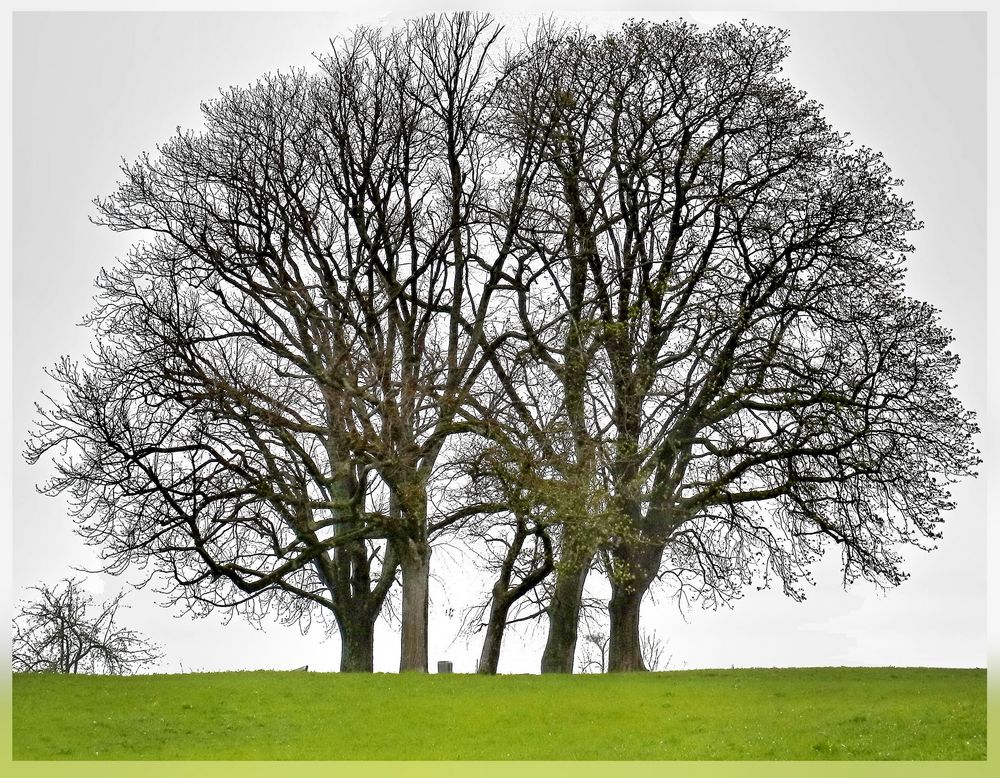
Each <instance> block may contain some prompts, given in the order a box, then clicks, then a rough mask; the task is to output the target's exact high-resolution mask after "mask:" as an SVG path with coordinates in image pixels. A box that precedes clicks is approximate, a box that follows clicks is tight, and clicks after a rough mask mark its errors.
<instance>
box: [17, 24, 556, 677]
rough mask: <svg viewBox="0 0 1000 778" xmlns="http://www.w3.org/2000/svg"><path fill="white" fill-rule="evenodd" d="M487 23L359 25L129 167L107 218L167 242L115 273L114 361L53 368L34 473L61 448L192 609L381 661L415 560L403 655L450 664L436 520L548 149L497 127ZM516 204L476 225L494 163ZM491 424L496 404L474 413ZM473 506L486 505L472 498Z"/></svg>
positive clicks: (94, 533) (94, 528)
mask: <svg viewBox="0 0 1000 778" xmlns="http://www.w3.org/2000/svg"><path fill="white" fill-rule="evenodd" d="M498 35H499V28H498V27H497V26H496V25H494V24H493V23H492V21H491V20H490V19H489V17H484V16H473V15H470V14H456V15H454V16H439V17H427V18H424V19H421V20H418V21H414V22H411V23H409V24H407V25H406V26H405V27H404V28H403V29H401V30H395V31H391V32H383V31H379V30H370V29H362V30H359V31H357V32H356V33H355V34H354V35H353V36H351V37H350V38H347V39H344V40H340V41H337V42H336V43H335V45H334V47H333V50H332V53H330V54H329V55H328V56H326V57H323V58H321V65H322V70H321V72H320V73H319V74H317V75H315V76H308V75H307V74H305V73H302V72H292V73H287V74H277V75H272V76H268V77H266V78H264V79H262V80H261V81H259V82H258V83H257V84H255V85H253V86H251V87H249V88H243V89H231V90H229V91H227V92H226V93H224V94H223V95H222V96H221V97H220V98H218V99H216V100H214V101H211V102H208V103H206V104H205V105H204V106H203V112H204V116H205V123H206V128H205V130H204V132H201V133H194V132H186V133H180V134H178V135H177V136H176V137H174V138H172V139H171V140H170V141H169V142H167V143H165V144H162V145H161V146H160V147H159V149H158V152H157V154H156V155H155V156H150V155H144V156H142V157H141V158H140V159H138V160H137V161H136V162H134V163H131V164H126V165H124V166H123V174H124V180H123V182H122V183H121V184H120V185H119V187H118V189H117V191H116V192H115V193H114V194H113V195H111V196H110V197H108V198H104V199H101V200H98V201H97V206H98V209H99V218H98V222H99V223H101V224H103V225H106V226H108V227H109V228H111V229H113V230H116V231H134V232H138V233H140V234H142V235H143V236H144V237H145V241H144V242H142V243H139V244H137V245H136V247H135V248H134V249H133V251H132V253H131V254H130V255H129V257H127V258H126V259H125V260H124V261H122V262H121V263H119V265H118V267H116V268H115V269H113V270H110V271H107V272H105V273H102V275H101V277H100V278H99V281H98V285H99V287H100V289H101V297H100V302H99V306H98V308H97V309H96V310H95V312H94V313H93V315H92V316H91V317H90V318H89V319H88V323H89V324H90V325H91V326H92V327H93V328H94V330H95V341H96V345H95V349H94V354H93V356H92V357H91V358H89V359H88V360H87V362H86V364H85V365H84V367H83V368H80V367H78V366H77V365H76V364H74V363H72V362H70V361H69V360H65V361H63V362H62V363H60V364H59V365H57V366H56V368H55V369H54V370H53V371H52V373H51V375H52V376H53V378H55V380H56V381H57V382H58V383H59V384H60V385H61V390H62V392H63V397H62V398H61V399H60V400H54V401H52V402H50V403H48V404H46V405H45V407H43V408H42V409H40V421H39V425H38V428H37V429H36V432H35V434H34V435H33V437H32V439H31V440H30V441H29V444H28V452H27V456H28V459H29V461H36V460H37V459H38V458H40V457H41V456H43V455H45V454H47V453H49V452H56V451H60V450H61V451H63V452H65V455H59V454H57V455H56V456H55V457H54V458H55V460H56V469H57V475H56V477H55V478H54V479H53V480H52V481H51V482H50V483H48V484H47V485H46V487H45V489H46V491H48V492H49V493H51V494H59V493H63V492H68V493H69V494H70V496H71V501H72V510H73V513H74V515H75V516H76V518H77V520H78V528H79V531H80V533H81V534H82V535H83V536H84V537H85V538H87V539H88V540H90V541H92V542H94V543H97V544H100V545H101V547H102V549H103V550H104V553H105V555H106V556H105V559H106V564H107V566H108V569H109V570H111V571H120V570H122V569H124V567H125V566H127V565H129V564H132V563H134V562H148V561H152V562H153V564H154V566H155V567H156V568H157V569H158V570H159V572H161V573H162V574H164V577H165V579H166V580H167V581H168V582H169V583H168V588H169V589H170V591H171V592H173V593H174V594H175V596H176V598H177V599H179V600H182V601H183V602H185V603H186V604H187V605H188V606H189V607H198V608H201V607H228V608H235V609H237V610H240V611H242V612H243V613H245V614H247V615H248V616H249V617H250V618H254V619H260V618H263V617H264V615H266V614H267V613H269V612H272V611H274V610H275V609H278V610H279V613H281V614H282V618H285V619H286V620H289V621H294V620H300V621H306V622H308V619H310V618H311V617H312V616H313V615H314V614H316V613H317V612H318V613H320V614H321V615H322V614H323V613H324V612H325V613H330V614H332V617H333V618H334V619H335V621H336V623H337V625H338V627H339V631H340V634H341V638H342V645H343V649H342V653H341V667H342V669H345V670H369V671H370V670H371V662H372V659H371V656H372V635H373V623H374V620H375V618H376V617H377V615H378V613H379V611H380V609H381V607H382V604H383V603H384V601H385V598H386V596H387V594H388V591H389V589H390V587H391V585H392V583H393V581H394V580H395V575H396V571H397V569H398V570H399V571H400V572H401V575H402V581H401V583H402V607H401V618H402V631H401V647H402V648H401V659H400V667H401V669H404V670H407V669H412V670H421V671H425V670H426V668H427V610H428V576H429V571H430V555H431V541H432V539H433V537H434V535H435V533H437V532H440V531H443V530H445V529H446V528H447V527H448V526H449V525H450V524H451V523H453V522H454V521H455V520H456V518H457V517H456V516H449V515H435V514H432V513H430V511H429V508H428V502H429V499H428V484H429V483H430V482H431V480H432V477H433V475H434V472H435V468H436V467H437V466H438V464H439V461H440V459H441V457H442V451H443V450H444V449H445V446H446V443H447V441H448V439H449V437H450V436H452V435H454V434H456V433H461V432H464V431H466V430H467V429H469V428H472V427H475V426H477V425H478V423H479V422H478V421H477V419H476V418H475V417H474V414H470V413H469V412H468V410H469V408H470V407H472V408H475V397H474V388H475V384H476V381H477V379H478V376H479V374H480V373H481V371H482V369H483V367H484V365H485V362H486V360H485V358H484V357H483V355H482V352H481V348H480V346H481V343H482V341H483V339H484V337H485V332H486V325H485V321H486V319H487V318H488V316H489V315H490V313H491V310H492V294H493V291H494V289H495V287H496V285H497V282H498V275H499V269H500V268H501V267H502V266H503V263H504V262H505V261H506V258H507V256H508V255H509V253H510V239H509V237H508V236H509V235H510V234H511V233H512V232H513V231H514V230H515V229H516V225H517V223H518V219H519V209H520V208H521V207H522V206H521V203H522V201H523V196H521V195H518V194H517V192H519V191H521V190H524V189H525V188H526V186H527V183H526V182H527V179H528V178H529V177H530V176H531V174H532V171H533V170H534V168H535V166H534V164H533V163H532V161H531V155H532V153H533V150H534V149H535V148H536V146H537V144H536V143H534V142H532V141H529V142H526V143H522V144H521V149H522V152H520V153H514V154H509V153H507V152H508V151H509V149H506V148H504V149H499V148H498V147H497V146H496V144H495V143H492V142H488V139H486V138H485V135H484V133H483V131H482V128H483V126H484V124H485V123H486V122H487V121H488V119H489V115H490V109H491V105H492V102H491V99H492V98H491V95H492V94H493V92H494V90H495V87H496V83H497V82H498V80H500V79H501V77H502V75H503V68H502V65H503V63H502V62H501V63H500V64H501V67H500V68H499V70H498V68H497V67H495V66H494V63H493V61H492V60H490V59H489V58H488V57H487V54H488V52H489V50H490V47H491V46H492V45H493V43H494V41H495V40H496V38H497V36H498ZM498 155H502V157H503V160H502V163H503V164H504V165H505V166H507V168H508V170H507V171H506V172H509V173H510V175H509V179H510V180H511V181H513V182H514V193H515V196H514V198H513V199H512V200H511V201H510V202H509V203H507V204H506V205H503V204H501V205H499V210H496V211H494V213H495V214H499V213H501V212H502V213H504V214H505V216H502V217H501V218H499V219H498V220H494V221H493V222H491V223H489V224H488V225H484V224H483V223H482V222H481V221H480V220H479V218H478V212H479V208H480V200H481V192H482V191H483V190H484V188H485V182H484V180H483V179H484V175H485V170H486V166H487V162H488V161H490V162H495V163H497V164H500V163H499V162H497V157H498ZM470 416H471V419H470ZM462 510H464V511H465V512H468V511H469V510H470V509H469V508H468V507H467V506H463V508H462Z"/></svg>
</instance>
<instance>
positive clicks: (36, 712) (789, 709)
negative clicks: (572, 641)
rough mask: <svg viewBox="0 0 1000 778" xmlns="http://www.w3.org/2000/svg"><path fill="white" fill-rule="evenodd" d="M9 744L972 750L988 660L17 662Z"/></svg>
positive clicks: (683, 751) (637, 752)
mask: <svg viewBox="0 0 1000 778" xmlns="http://www.w3.org/2000/svg"><path fill="white" fill-rule="evenodd" d="M13 756H14V759H198V760H201V759H414V760H423V759H491V760H492V759H613V760H620V759H668V760H673V759H985V758H986V671H985V670H951V669H923V668H907V669H901V668H801V669H800V668H793V669H769V670H693V671H686V672H667V673H654V674H630V675H610V676H609V675H605V676H600V675H588V676H544V677H541V676H498V677H492V678H490V677H479V676H473V675H426V676H423V675H384V674H378V675H340V674H336V673H330V674H325V673H295V672H291V673H281V672H246V673H204V674H193V675H153V676H137V677H129V678H109V677H99V676H57V675H15V676H14V679H13Z"/></svg>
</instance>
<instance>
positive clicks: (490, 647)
mask: <svg viewBox="0 0 1000 778" xmlns="http://www.w3.org/2000/svg"><path fill="white" fill-rule="evenodd" d="M509 609H510V601H509V600H507V599H506V598H504V597H498V596H497V595H496V594H495V593H494V595H493V603H492V605H490V618H489V621H488V622H487V624H486V637H485V638H483V650H482V653H481V654H480V655H479V668H478V670H477V672H479V673H481V674H482V675H496V673H497V668H498V667H499V665H500V646H501V644H502V643H503V633H504V629H505V628H506V627H507V611H508V610H509Z"/></svg>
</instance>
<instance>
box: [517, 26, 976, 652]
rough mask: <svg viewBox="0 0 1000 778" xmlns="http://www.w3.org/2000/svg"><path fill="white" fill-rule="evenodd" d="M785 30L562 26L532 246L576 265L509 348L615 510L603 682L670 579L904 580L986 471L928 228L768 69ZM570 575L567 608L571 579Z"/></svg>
mask: <svg viewBox="0 0 1000 778" xmlns="http://www.w3.org/2000/svg"><path fill="white" fill-rule="evenodd" d="M785 37H786V34H785V33H784V32H783V31H780V30H775V29H773V28H767V27H757V26H753V25H750V24H746V23H744V24H741V25H731V24H724V25H719V26H717V27H715V28H712V29H711V30H708V31H700V30H698V29H697V28H696V27H694V26H692V25H688V24H684V23H666V24H647V23H643V22H635V23H629V24H626V25H625V26H624V28H623V29H622V30H621V31H620V32H616V33H611V34H608V35H605V36H603V37H601V38H594V37H591V36H586V35H583V34H574V35H571V36H569V37H568V39H567V40H566V43H565V46H564V47H563V48H562V49H561V52H562V55H563V57H564V60H565V65H564V67H563V69H562V73H561V81H560V87H559V89H558V90H557V91H555V92H554V93H553V94H552V101H551V103H550V105H549V106H548V110H547V112H546V111H540V112H539V119H542V118H543V117H545V116H547V117H548V121H549V122H551V123H552V124H553V125H554V126H555V128H556V131H555V132H553V133H551V135H550V138H551V142H550V144H549V146H548V149H549V154H548V156H547V157H546V165H545V166H544V168H543V171H542V172H541V173H540V174H539V177H538V178H537V180H536V186H535V188H534V189H533V193H532V196H533V199H532V203H533V206H534V207H535V208H536V209H537V211H538V212H539V213H540V214H541V215H540V216H538V217H537V218H535V219H534V220H531V221H526V225H525V226H526V229H525V230H522V233H521V237H522V239H523V243H522V245H523V246H524V247H525V249H526V250H530V251H533V252H534V253H535V255H536V256H537V263H538V264H541V265H545V266H549V267H551V266H557V267H558V266H560V265H561V266H563V267H565V270H564V272H562V273H551V274H549V276H548V277H547V279H546V283H547V284H548V285H549V286H550V287H555V288H556V289H557V291H558V294H559V296H560V299H561V300H562V301H563V304H562V306H561V307H559V308H558V309H557V310H555V311H553V316H552V317H551V318H548V319H542V320H540V321H538V320H531V319H530V318H529V317H527V316H525V317H523V319H522V321H523V325H524V326H523V332H524V338H525V339H526V340H527V341H528V342H530V343H531V344H532V346H533V347H534V349H535V351H534V353H536V354H538V355H540V358H541V360H542V362H544V363H547V364H550V365H551V371H552V375H553V377H554V379H556V380H555V381H554V382H553V383H554V384H555V385H557V386H558V387H559V388H560V389H561V391H562V393H563V396H564V398H565V399H564V405H565V411H566V417H567V420H568V422H569V426H570V427H571V428H572V429H573V430H574V435H575V437H576V438H577V440H578V441H579V443H578V451H579V452H581V454H582V452H585V451H588V452H589V451H592V452H593V453H592V454H588V457H589V460H590V461H592V462H593V467H594V477H595V478H597V479H600V480H603V481H604V482H605V483H606V487H607V490H608V492H609V495H610V496H609V500H610V505H609V509H610V510H611V512H612V513H615V514H617V517H618V520H617V521H616V522H615V525H614V527H609V529H608V531H607V532H606V534H605V537H604V541H603V542H604V547H605V549H606V550H607V551H608V553H609V560H610V563H611V571H610V580H611V585H612V597H611V601H610V604H609V616H610V646H609V661H608V666H609V669H611V670H635V669H642V668H643V661H642V656H641V646H640V638H639V634H640V633H639V607H640V604H641V601H642V598H643V596H644V594H645V593H646V591H647V590H648V588H649V587H650V585H651V584H652V582H653V581H654V580H656V579H657V577H658V576H659V577H661V578H662V577H668V578H670V579H671V580H672V581H673V582H674V583H675V584H676V585H677V587H679V589H681V590H682V591H684V592H685V593H687V594H689V595H693V596H701V597H703V598H708V599H712V598H725V597H729V596H732V595H733V594H735V593H736V592H737V591H738V590H739V589H740V588H741V587H742V586H743V585H745V584H747V583H749V582H750V581H751V580H752V578H753V577H754V576H755V575H758V574H759V575H761V576H762V577H763V581H764V583H765V584H766V583H767V581H769V580H770V579H771V578H772V577H773V578H776V579H777V580H778V581H780V583H781V584H782V586H783V587H784V590H785V591H786V593H788V594H790V595H791V596H794V597H799V596H801V591H800V590H799V588H798V587H797V585H796V583H797V581H798V580H799V579H800V577H801V576H803V575H805V574H806V565H807V564H808V562H809V561H810V560H812V559H814V558H815V557H816V556H817V555H818V554H819V553H820V552H821V549H822V547H823V543H824V542H825V541H831V542H833V543H834V544H836V545H837V546H838V547H839V549H840V551H841V554H842V562H843V569H844V577H845V581H849V580H853V579H855V578H857V577H859V576H861V577H865V578H868V579H869V580H871V581H874V582H876V583H879V584H883V585H893V584H897V583H899V582H900V581H901V580H902V579H903V578H904V576H905V574H904V573H903V571H902V570H901V569H900V568H899V560H900V557H899V555H898V551H897V550H896V549H897V547H898V546H899V545H900V544H917V545H926V544H927V543H929V542H932V541H933V540H934V539H936V538H937V537H938V536H939V532H938V529H937V527H938V524H939V522H940V520H941V512H942V511H943V510H946V509H948V508H950V507H951V503H950V501H949V497H948V491H947V487H948V485H949V484H950V483H951V482H953V481H954V480H956V479H958V478H961V477H964V476H968V475H970V474H971V473H972V472H973V469H974V467H975V466H976V464H977V462H978V458H977V456H976V451H975V449H974V447H973V446H972V444H971V438H972V436H973V434H974V433H975V432H976V431H977V429H976V425H975V424H974V421H973V417H972V414H971V413H970V412H968V411H967V410H965V409H964V408H963V407H962V406H961V404H960V403H959V402H958V400H956V399H955V397H954V396H953V394H952V381H953V377H954V373H955V368H956V366H957V364H958V359H957V357H955V356H954V355H952V354H951V353H949V351H948V350H947V349H948V343H949V340H950V337H949V334H948V333H947V332H946V331H944V330H943V329H942V328H941V327H940V325H939V324H938V322H937V315H936V311H934V309H933V308H931V306H929V305H926V304H923V303H919V302H917V301H915V300H912V299H910V298H908V297H907V296H906V294H905V292H904V286H903V272H904V271H903V263H904V258H905V255H906V253H907V252H908V251H910V250H911V247H910V246H909V245H908V244H907V242H906V238H905V236H906V233H907V232H908V231H910V230H914V229H917V228H918V227H919V226H920V225H919V223H918V222H917V221H916V219H915V218H914V216H913V212H912V208H911V206H910V204H909V203H906V202H904V201H903V200H901V199H900V197H899V196H898V194H897V193H896V190H897V187H898V185H899V183H900V182H898V181H896V180H894V179H893V178H892V176H891V174H890V171H889V169H888V168H887V166H886V165H885V163H884V162H883V161H882V158H881V156H880V155H879V154H876V153H874V152H872V151H870V150H868V149H865V148H853V147H852V146H851V145H850V144H849V143H848V141H847V140H846V138H845V136H844V135H842V134H840V133H838V132H835V131H834V130H833V129H831V128H830V127H829V126H828V125H827V123H826V122H825V121H824V120H823V118H822V116H821V114H820V107H819V106H818V105H817V104H816V103H815V102H813V101H810V100H809V99H807V98H806V96H805V95H804V94H803V93H802V92H800V91H797V90H796V89H794V88H793V87H792V85H791V84H789V83H788V82H787V81H785V80H782V79H781V78H780V76H779V70H780V66H781V62H782V59H783V58H784V57H785V56H786V54H787V47H786V46H785V43H784V41H785ZM529 227H534V228H535V229H534V230H533V231H529V230H528V229H527V228H529ZM536 278H537V276H536ZM537 285H538V284H536V286H537ZM530 293H531V287H530V285H528V284H525V285H524V287H523V288H522V290H521V294H522V297H523V299H525V300H527V299H528V297H529V295H530ZM527 307H528V306H527V304H526V303H522V308H523V309H526V308H527ZM554 323H562V324H564V325H565V327H566V336H565V340H564V342H563V344H561V345H562V347H563V349H564V351H563V352H562V355H561V359H560V360H553V359H552V354H553V353H555V352H554V351H553V346H552V345H551V343H552V339H551V333H552V332H553V331H554V329H555V327H554ZM574 332H576V333H577V334H575V335H574V334H573V333H574ZM577 370H578V371H579V374H577V373H576V372H575V371H577ZM584 374H585V376H586V377H585V378H581V376H582V375H584ZM581 389H582V390H583V397H581V396H580V394H579V393H580V391H581ZM581 409H585V410H586V413H584V411H583V410H581ZM578 461H579V462H581V464H586V462H587V461H586V460H585V459H584V458H582V456H581V455H579V454H578ZM565 577H568V578H570V579H571V581H570V583H571V585H567V587H565V588H567V589H568V590H569V589H571V590H572V594H574V595H577V592H578V591H579V589H580V583H579V573H578V572H577V571H576V570H575V569H573V568H564V571H560V578H565ZM561 588H562V585H561V582H560V583H557V585H556V591H557V599H555V600H554V601H553V603H552V605H551V606H550V611H551V613H550V621H551V626H550V639H549V645H548V646H547V649H546V651H547V654H548V653H549V651H550V649H551V650H552V653H553V655H558V656H559V661H556V662H554V663H553V662H550V663H548V664H547V663H546V660H545V659H543V665H542V667H543V671H544V670H545V669H563V670H565V669H568V667H567V665H568V666H571V664H572V652H573V647H574V641H575V628H574V629H570V630H567V629H566V626H565V625H566V624H569V625H575V623H576V621H577V619H576V615H575V614H574V613H572V610H573V608H574V607H578V604H577V603H578V595H577V597H576V598H574V597H570V598H567V599H566V600H562V601H561V600H559V599H558V596H559V595H558V593H559V591H560V590H561ZM566 603H568V605H566ZM564 605H566V607H563V606H564Z"/></svg>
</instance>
